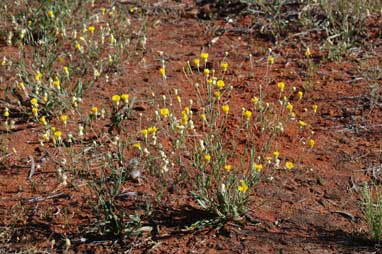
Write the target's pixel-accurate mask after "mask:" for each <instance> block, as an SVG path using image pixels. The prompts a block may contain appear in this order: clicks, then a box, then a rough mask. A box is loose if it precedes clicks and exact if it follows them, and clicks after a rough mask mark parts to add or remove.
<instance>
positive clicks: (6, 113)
mask: <svg viewBox="0 0 382 254" xmlns="http://www.w3.org/2000/svg"><path fill="white" fill-rule="evenodd" d="M3 116H4V117H9V109H8V108H5V111H4V113H3Z"/></svg>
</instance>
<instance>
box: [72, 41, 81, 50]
mask: <svg viewBox="0 0 382 254" xmlns="http://www.w3.org/2000/svg"><path fill="white" fill-rule="evenodd" d="M74 47H75V48H76V49H78V50H79V51H81V44H80V43H79V42H76V44H75V45H74Z"/></svg>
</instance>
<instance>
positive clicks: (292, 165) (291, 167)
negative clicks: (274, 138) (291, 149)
mask: <svg viewBox="0 0 382 254" xmlns="http://www.w3.org/2000/svg"><path fill="white" fill-rule="evenodd" d="M285 167H286V168H287V169H289V170H291V169H293V168H294V164H293V162H291V161H287V162H286V163H285Z"/></svg>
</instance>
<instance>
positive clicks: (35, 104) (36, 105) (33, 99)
mask: <svg viewBox="0 0 382 254" xmlns="http://www.w3.org/2000/svg"><path fill="white" fill-rule="evenodd" d="M31 105H32V106H33V107H36V108H37V107H38V101H37V99H36V98H32V99H31Z"/></svg>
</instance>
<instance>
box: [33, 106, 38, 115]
mask: <svg viewBox="0 0 382 254" xmlns="http://www.w3.org/2000/svg"><path fill="white" fill-rule="evenodd" d="M32 114H33V116H35V117H37V116H38V109H37V108H32Z"/></svg>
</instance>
